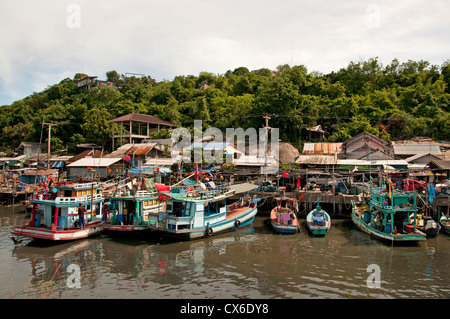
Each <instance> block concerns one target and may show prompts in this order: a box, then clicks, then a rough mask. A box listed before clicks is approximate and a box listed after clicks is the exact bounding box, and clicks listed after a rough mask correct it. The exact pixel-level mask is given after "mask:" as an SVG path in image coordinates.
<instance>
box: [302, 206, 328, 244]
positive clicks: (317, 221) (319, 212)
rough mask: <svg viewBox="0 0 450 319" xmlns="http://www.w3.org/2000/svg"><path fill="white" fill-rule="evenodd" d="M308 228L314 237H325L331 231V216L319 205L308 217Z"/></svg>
mask: <svg viewBox="0 0 450 319" xmlns="http://www.w3.org/2000/svg"><path fill="white" fill-rule="evenodd" d="M306 226H307V227H308V229H309V231H310V232H311V233H312V234H313V235H314V236H325V235H326V234H327V233H328V231H329V230H330V227H331V218H330V215H328V213H327V212H326V211H325V210H323V209H322V208H321V207H320V204H319V203H317V206H316V208H314V209H313V210H312V211H310V212H309V214H308V215H307V216H306Z"/></svg>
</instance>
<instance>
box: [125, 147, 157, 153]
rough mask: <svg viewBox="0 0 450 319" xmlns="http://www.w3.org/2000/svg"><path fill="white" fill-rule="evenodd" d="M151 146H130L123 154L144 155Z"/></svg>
mask: <svg viewBox="0 0 450 319" xmlns="http://www.w3.org/2000/svg"><path fill="white" fill-rule="evenodd" d="M152 148H153V146H147V147H132V148H130V149H128V151H126V152H125V155H133V154H134V155H146V154H147V153H148V152H150V150H151V149H152Z"/></svg>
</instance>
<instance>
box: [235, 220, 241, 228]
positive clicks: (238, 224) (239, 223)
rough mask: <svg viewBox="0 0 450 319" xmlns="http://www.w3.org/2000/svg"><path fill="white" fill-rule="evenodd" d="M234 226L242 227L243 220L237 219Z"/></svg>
mask: <svg viewBox="0 0 450 319" xmlns="http://www.w3.org/2000/svg"><path fill="white" fill-rule="evenodd" d="M234 226H236V228H239V227H241V221H240V220H239V219H236V221H235V222H234Z"/></svg>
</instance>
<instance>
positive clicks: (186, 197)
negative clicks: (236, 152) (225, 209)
mask: <svg viewBox="0 0 450 319" xmlns="http://www.w3.org/2000/svg"><path fill="white" fill-rule="evenodd" d="M256 188H258V185H255V184H251V183H241V184H234V185H231V186H228V187H225V188H217V189H201V190H195V191H192V192H187V193H173V192H162V194H164V195H165V196H168V197H170V198H172V199H174V200H180V201H217V200H222V199H224V198H227V197H230V196H233V195H236V194H241V193H246V192H249V191H251V190H254V189H256ZM193 193H196V194H199V195H200V196H196V197H193V196H191V195H192V194H193ZM202 195H204V196H202Z"/></svg>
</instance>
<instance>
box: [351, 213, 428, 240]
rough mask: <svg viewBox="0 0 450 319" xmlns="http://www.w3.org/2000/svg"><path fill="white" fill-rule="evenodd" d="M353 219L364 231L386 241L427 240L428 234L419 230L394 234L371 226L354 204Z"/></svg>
mask: <svg viewBox="0 0 450 319" xmlns="http://www.w3.org/2000/svg"><path fill="white" fill-rule="evenodd" d="M351 217H352V221H353V223H354V224H355V225H356V227H358V229H359V230H361V231H362V232H364V233H367V234H369V235H371V236H372V237H374V238H377V239H379V240H382V241H386V242H396V243H416V242H420V241H424V240H426V235H425V234H424V233H422V232H420V231H418V230H416V232H415V233H411V234H392V233H385V232H382V231H379V230H376V229H374V228H372V227H370V226H369V225H368V224H367V223H366V222H365V221H364V219H363V215H361V214H359V210H358V209H357V207H356V206H355V205H354V206H353V208H352V213H351Z"/></svg>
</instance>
